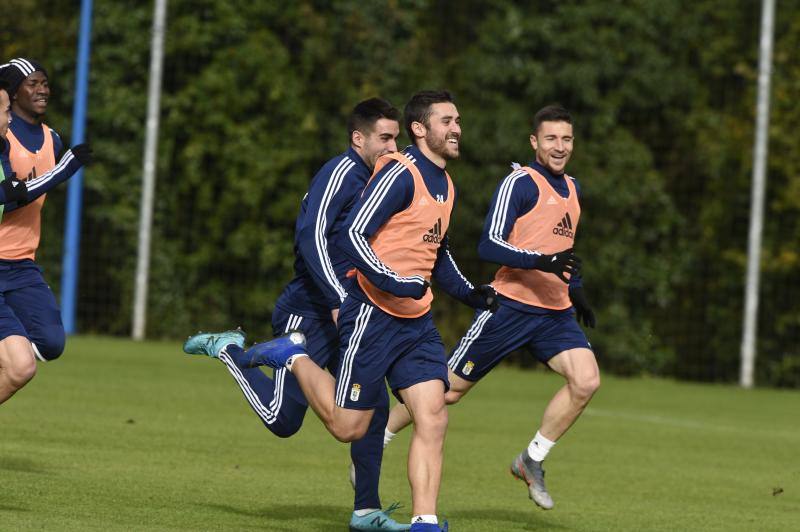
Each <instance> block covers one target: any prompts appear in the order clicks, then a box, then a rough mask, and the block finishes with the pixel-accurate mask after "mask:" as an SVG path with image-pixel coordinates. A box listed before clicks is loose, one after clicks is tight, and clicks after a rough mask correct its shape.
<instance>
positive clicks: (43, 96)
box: [12, 71, 50, 123]
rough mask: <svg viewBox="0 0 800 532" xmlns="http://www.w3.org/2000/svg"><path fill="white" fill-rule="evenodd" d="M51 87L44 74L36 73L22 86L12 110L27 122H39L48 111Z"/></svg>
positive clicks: (26, 79)
mask: <svg viewBox="0 0 800 532" xmlns="http://www.w3.org/2000/svg"><path fill="white" fill-rule="evenodd" d="M49 100H50V85H49V84H48V82H47V76H46V75H45V74H44V72H41V71H36V72H34V73H33V74H31V75H30V76H28V77H27V78H25V80H24V81H23V82H22V83H21V84H20V86H19V89H17V94H16V95H15V96H14V101H13V102H12V110H13V111H14V112H15V113H16V114H17V115H19V116H21V117H22V118H23V119H24V120H25V121H27V122H31V123H33V122H37V121H38V120H39V119H41V117H42V116H43V115H44V113H45V111H47V102H48V101H49Z"/></svg>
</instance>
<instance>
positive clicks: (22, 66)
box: [0, 57, 50, 98]
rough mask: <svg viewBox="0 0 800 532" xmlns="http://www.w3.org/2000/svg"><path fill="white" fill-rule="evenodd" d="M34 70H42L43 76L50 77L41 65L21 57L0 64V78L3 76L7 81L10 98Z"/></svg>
mask: <svg viewBox="0 0 800 532" xmlns="http://www.w3.org/2000/svg"><path fill="white" fill-rule="evenodd" d="M34 72H43V73H44V75H45V77H50V76H48V75H47V70H45V69H44V67H43V66H42V65H40V64H39V63H37V62H36V61H32V60H30V59H25V58H22V57H17V58H16V59H12V60H11V61H9V62H8V63H6V64H4V65H0V78H3V79H4V80H6V82H7V83H8V85H9V87H8V95H9V96H10V97H11V98H13V97H14V95H15V94H17V89H19V86H20V85H21V84H22V82H23V81H25V78H27V77H28V76H30V75H31V74H33V73H34Z"/></svg>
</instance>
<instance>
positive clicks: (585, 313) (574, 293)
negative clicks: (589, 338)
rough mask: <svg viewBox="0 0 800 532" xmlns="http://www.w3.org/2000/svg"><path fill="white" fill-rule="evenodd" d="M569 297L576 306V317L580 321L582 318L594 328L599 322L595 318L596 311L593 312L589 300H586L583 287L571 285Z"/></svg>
mask: <svg viewBox="0 0 800 532" xmlns="http://www.w3.org/2000/svg"><path fill="white" fill-rule="evenodd" d="M569 299H570V301H572V306H573V307H575V319H576V320H578V323H580V322H581V320H582V321H583V324H584V325H585V326H587V327H591V328H592V329H594V326H595V324H596V323H597V322H596V321H595V319H594V312H592V308H591V307H590V306H589V302H588V301H586V294H584V293H583V287H582V286H575V287H571V288H570V289H569Z"/></svg>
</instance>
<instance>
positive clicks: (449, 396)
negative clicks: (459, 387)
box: [444, 390, 467, 405]
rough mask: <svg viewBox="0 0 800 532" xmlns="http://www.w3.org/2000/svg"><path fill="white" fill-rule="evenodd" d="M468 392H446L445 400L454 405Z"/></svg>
mask: <svg viewBox="0 0 800 532" xmlns="http://www.w3.org/2000/svg"><path fill="white" fill-rule="evenodd" d="M466 393H467V392H466V391H463V392H456V391H453V390H450V391H448V392H447V393H446V394H444V402H445V403H447V404H448V405H454V404H456V403H457V402H459V401H460V400H461V398H462V397H464V395H466Z"/></svg>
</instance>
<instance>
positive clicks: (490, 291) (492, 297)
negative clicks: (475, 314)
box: [467, 284, 500, 312]
mask: <svg viewBox="0 0 800 532" xmlns="http://www.w3.org/2000/svg"><path fill="white" fill-rule="evenodd" d="M467 305H469V306H470V307H472V308H480V309H483V310H488V311H490V312H496V311H497V308H498V307H499V306H500V301H499V299H498V298H497V292H496V291H495V289H494V287H493V286H492V285H489V284H482V285H480V286H476V287H475V288H473V289H472V291H470V293H469V294H467Z"/></svg>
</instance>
